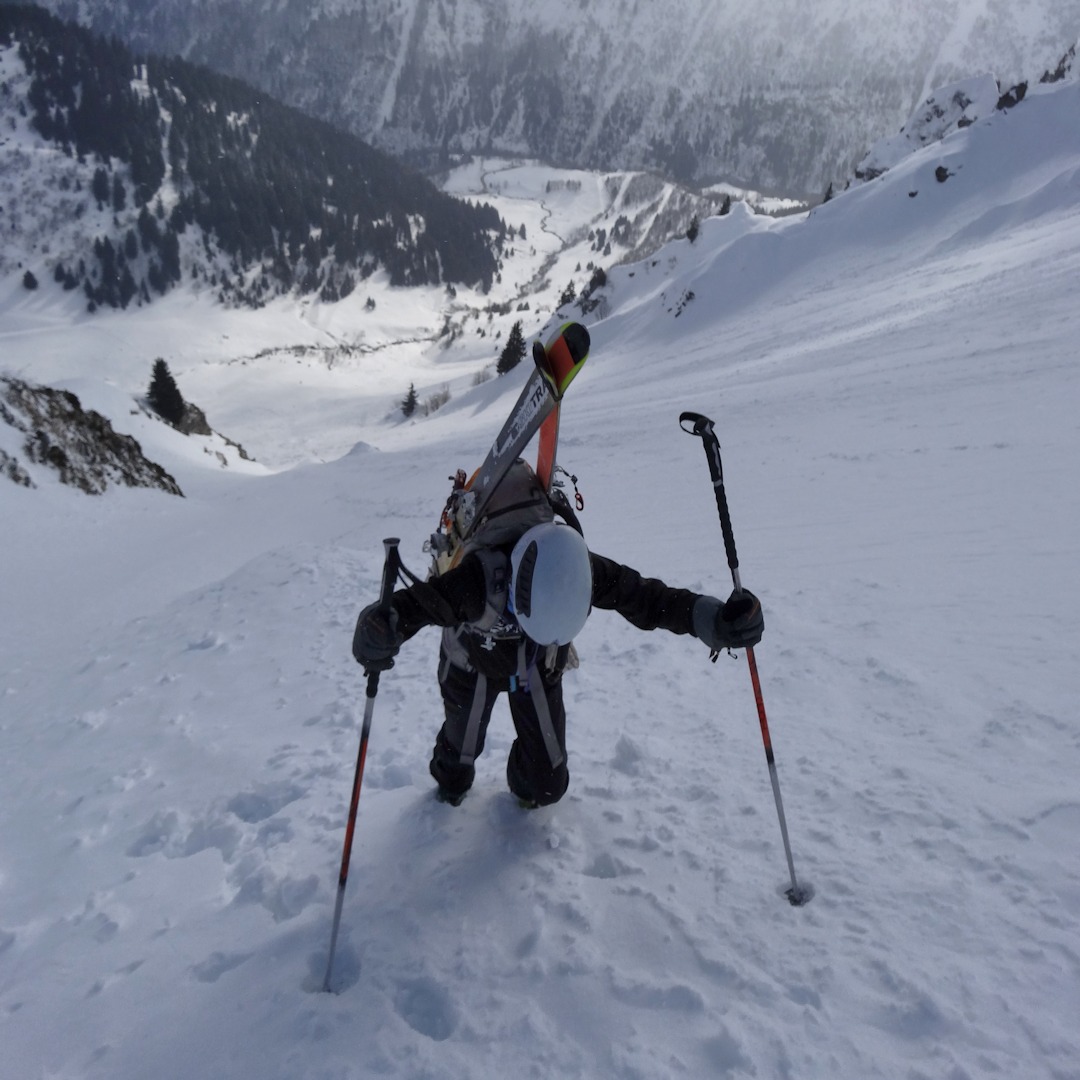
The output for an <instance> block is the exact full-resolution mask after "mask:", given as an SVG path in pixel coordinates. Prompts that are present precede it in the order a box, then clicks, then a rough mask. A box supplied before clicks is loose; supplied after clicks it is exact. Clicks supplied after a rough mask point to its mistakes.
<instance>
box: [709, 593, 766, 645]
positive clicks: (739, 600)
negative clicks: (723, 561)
mask: <svg viewBox="0 0 1080 1080" xmlns="http://www.w3.org/2000/svg"><path fill="white" fill-rule="evenodd" d="M693 619H694V634H695V636H696V637H699V638H701V640H702V641H704V642H705V644H706V645H708V646H709V648H710V649H712V650H713V651H714V652H722V651H723V650H724V649H745V648H746V647H747V646H750V645H756V644H757V643H758V642H759V641H760V640H761V635H762V633H763V632H764V630H765V616H764V615H763V614H762V612H761V603H760V601H759V600H758V598H757V597H756V596H755V595H754V594H753V593H752V592H750V590H749V589H743V590H742V592H733V593H732V594H731V595H730V596H729V597H728V598H727V601H726V603H721V602H720V601H719V600H717V598H716V597H715V596H702V597H699V598H698V600H697V602H696V603H695V604H694V612H693Z"/></svg>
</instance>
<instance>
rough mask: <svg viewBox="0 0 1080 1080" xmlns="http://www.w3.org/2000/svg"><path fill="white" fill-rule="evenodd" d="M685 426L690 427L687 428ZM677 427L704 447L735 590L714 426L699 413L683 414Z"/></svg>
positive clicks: (728, 515) (730, 532)
mask: <svg viewBox="0 0 1080 1080" xmlns="http://www.w3.org/2000/svg"><path fill="white" fill-rule="evenodd" d="M687 424H689V425H691V426H690V427H687ZM679 426H680V427H681V428H682V429H683V431H685V432H686V433H687V434H688V435H697V436H698V437H699V438H700V439H701V442H702V445H703V446H704V447H705V457H706V458H708V461H709V475H710V476H711V477H712V482H713V492H714V493H715V495H716V509H717V512H718V513H719V514H720V531H721V532H722V533H723V534H724V551H725V553H726V554H727V564H728V569H729V570H730V571H731V573H732V575H733V577H734V579H735V584H736V588H739V581H738V573H739V555H738V552H736V550H735V532H734V530H733V529H732V527H731V513H730V512H729V511H728V502H727V493H726V492H725V490H724V465H723V462H722V461H721V460H720V440H719V439H717V437H716V430H715V425H714V424H713V422H712V421H711V420H710V419H709V418H708V417H707V416H702V415H701V413H695V412H684V413H683V414H682V415H681V416H680V417H679ZM740 591H741V590H740Z"/></svg>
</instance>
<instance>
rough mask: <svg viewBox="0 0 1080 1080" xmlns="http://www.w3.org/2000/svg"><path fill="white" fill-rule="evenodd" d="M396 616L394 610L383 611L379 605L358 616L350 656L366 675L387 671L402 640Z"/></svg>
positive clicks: (371, 606)
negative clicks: (365, 671)
mask: <svg viewBox="0 0 1080 1080" xmlns="http://www.w3.org/2000/svg"><path fill="white" fill-rule="evenodd" d="M397 626H398V613H397V611H396V610H395V609H394V607H393V606H391V607H390V610H389V611H383V610H382V609H381V607H380V605H379V603H378V602H376V603H374V604H369V605H368V606H367V607H366V608H364V610H363V611H361V612H360V616H359V618H358V619H357V620H356V631H355V632H354V633H353V641H352V654H353V657H354V659H355V660H356V662H357V663H358V664H363V665H364V667H365V668H366V669H367V670H368V671H388V670H389V669H390V668H392V667H393V666H394V657H395V656H397V654H398V649H400V648H401V643H402V642H403V641H404V640H405V639H404V637H403V636H402V635H401V634H400V633H398V628H397Z"/></svg>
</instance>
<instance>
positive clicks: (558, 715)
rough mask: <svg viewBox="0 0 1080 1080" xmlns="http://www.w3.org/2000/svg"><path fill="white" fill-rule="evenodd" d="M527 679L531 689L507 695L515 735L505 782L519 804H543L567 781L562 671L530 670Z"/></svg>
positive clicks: (556, 798)
mask: <svg viewBox="0 0 1080 1080" xmlns="http://www.w3.org/2000/svg"><path fill="white" fill-rule="evenodd" d="M531 681H532V689H529V690H525V689H520V688H519V689H517V690H513V691H511V693H510V695H509V697H510V714H511V716H512V717H513V718H514V730H515V731H516V732H517V738H516V739H515V740H514V745H513V746H512V747H511V748H510V756H509V758H508V759H507V762H506V782H507V783H508V784H509V785H510V790H511V791H512V792H513V793H514V794H515V795H516V796H517V797H518V798H519V799H520V800H521V802H522V803H523V804H525V805H528V806H547V805H549V804H550V803H555V802H558V801H559V800H560V799H561V798H562V797H563V795H564V794H565V793H566V789H567V787H569V785H570V773H569V770H568V769H567V767H566V710H565V708H564V707H563V695H562V675H561V674H554V675H549V676H547V677H542V676H541V675H540V672H539V671H535V670H534V671H533V672H532V680H531Z"/></svg>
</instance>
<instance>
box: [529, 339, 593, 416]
mask: <svg viewBox="0 0 1080 1080" xmlns="http://www.w3.org/2000/svg"><path fill="white" fill-rule="evenodd" d="M590 344H591V341H590V338H589V331H588V330H586V329H585V327H584V326H582V325H581V323H575V322H571V323H564V324H563V325H562V326H561V327H560V328H559V330H558V332H557V333H556V334H554V335H553V336H552V337H551V338H549V339H548V342H547V344H546V345H541V344H540V342H539V341H535V342H533V360H534V361H535V362H536V366H537V368H538V369H539V370H540V372H541V374H543V376H544V378H545V379H547V381H548V384H549V385H550V386H551V389H552V392H553V393H554V394H555V399H556V400H559V399H560V398H561V397H562V396H563V394H565V393H566V388H567V387H568V386H569V385H570V383H571V382H573V380H574V377H575V376H576V375H577V373H578V372H579V371H580V370H581V368H582V365H583V364H584V363H585V361H586V360H587V359H588V357H589V346H590Z"/></svg>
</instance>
